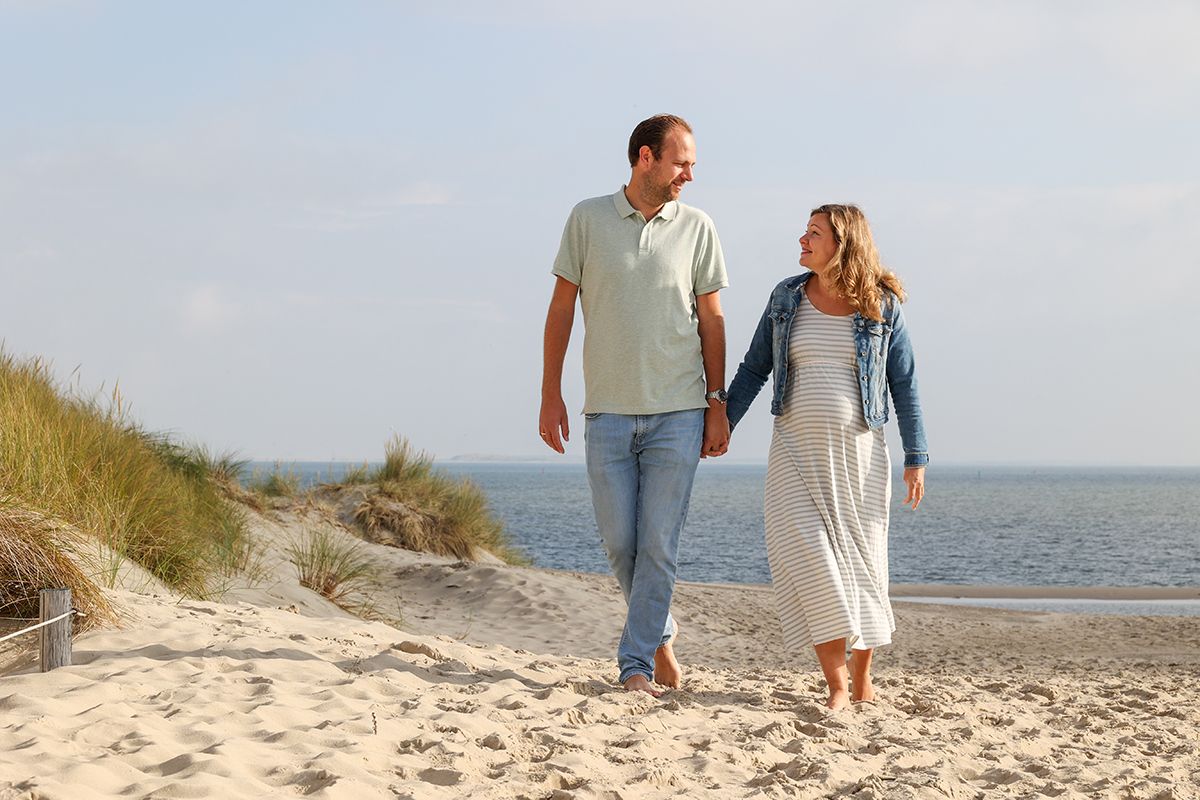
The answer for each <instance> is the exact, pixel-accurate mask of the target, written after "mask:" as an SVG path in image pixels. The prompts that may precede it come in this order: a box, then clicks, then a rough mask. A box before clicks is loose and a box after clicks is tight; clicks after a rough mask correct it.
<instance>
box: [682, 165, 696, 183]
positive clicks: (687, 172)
mask: <svg viewBox="0 0 1200 800" xmlns="http://www.w3.org/2000/svg"><path fill="white" fill-rule="evenodd" d="M683 179H684V180H685V181H691V180H695V178H694V177H693V176H692V168H691V167H684V168H683Z"/></svg>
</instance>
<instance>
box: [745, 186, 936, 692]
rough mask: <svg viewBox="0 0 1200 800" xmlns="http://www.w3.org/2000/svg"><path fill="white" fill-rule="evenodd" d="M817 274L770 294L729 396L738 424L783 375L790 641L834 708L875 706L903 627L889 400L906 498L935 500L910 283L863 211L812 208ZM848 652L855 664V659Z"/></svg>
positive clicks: (775, 526) (775, 407)
mask: <svg viewBox="0 0 1200 800" xmlns="http://www.w3.org/2000/svg"><path fill="white" fill-rule="evenodd" d="M800 264H801V266H804V267H807V268H808V269H809V270H810V271H808V272H805V273H802V274H800V275H797V276H795V277H792V278H788V279H787V280H785V281H783V282H782V283H780V284H779V285H778V286H776V287H775V289H774V290H773V291H772V292H771V299H770V301H769V302H768V303H767V308H766V310H765V311H764V312H763V315H762V319H761V320H760V321H759V323H758V328H757V329H756V330H755V332H754V337H753V339H752V341H751V343H750V348H749V350H747V352H746V356H745V358H744V359H743V361H742V363H741V365H740V366H739V367H738V371H737V375H736V376H735V377H734V379H733V383H732V384H731V385H730V387H729V396H728V406H727V408H728V414H729V422H730V424H731V425H736V424H737V423H738V421H739V420H740V419H741V418H742V417H743V416H744V415H745V413H746V410H747V409H748V408H749V407H750V403H751V402H753V400H754V398H755V397H756V396H757V395H758V393H759V391H760V390H761V389H762V387H763V384H764V383H766V381H767V378H768V377H769V376H770V375H771V374H774V384H773V388H774V392H773V395H772V399H771V414H773V415H774V416H775V432H774V435H773V437H772V439H771V452H770V457H769V460H768V465H767V488H766V507H765V519H766V534H767V559H768V561H769V562H770V565H771V580H772V583H773V585H774V587H775V598H776V602H777V604H778V607H779V617H780V621H781V622H782V624H783V635H784V641H785V643H786V644H787V645H788V647H789V649H794V650H799V649H802V648H807V647H809V646H813V647H814V648H815V649H816V653H817V659H818V661H820V663H821V669H822V671H823V672H824V673H825V681H826V683H827V684H828V688H829V698H828V699H827V701H826V705H827V706H828V707H829V708H831V709H834V710H836V709H841V708H845V707H847V706H848V705H850V703H851V702H858V701H873V700H874V699H875V690H874V688H873V687H872V685H871V657H872V654H873V653H874V651H875V648H876V647H879V646H881V645H886V644H890V643H891V636H892V631H894V630H895V629H896V624H895V621H894V620H893V617H892V607H891V603H890V602H889V600H888V556H887V532H888V506H889V503H890V500H891V467H890V463H889V459H888V449H887V442H886V441H885V439H884V433H883V425H884V423H885V422H887V420H888V401H887V395H888V393H889V392H890V394H891V397H892V401H893V403H894V404H895V407H896V417H897V421H898V423H899V426H900V438H901V442H902V443H903V446H904V482H905V484H907V487H908V494H907V496H906V497H905V500H904V502H905V503H906V504H907V503H911V504H912V508H913V509H914V510H915V509H916V508H917V506H918V505H919V504H920V502H921V498H922V497H923V496H924V494H925V465H926V464H927V463H928V461H929V454H928V452H927V451H926V445H925V431H924V426H923V424H922V421H921V408H920V403H919V401H918V399H917V379H916V371H915V365H914V362H913V352H912V345H911V343H910V342H909V337H908V329H907V328H906V327H905V323H904V315H903V314H902V313H901V311H900V303H901V302H902V301H903V300H904V290H903V288H902V287H901V285H900V280H899V279H898V278H897V277H896V276H895V275H894V274H893V273H891V272H889V271H887V270H885V269H884V268H883V267H882V266H881V265H880V263H879V255H878V253H877V252H876V250H875V244H874V241H873V239H872V237H871V229H870V226H869V225H868V224H867V219H866V217H865V216H864V215H863V213H862V211H861V210H860V209H859V208H858V207H857V206H852V205H823V206H821V207H820V208H817V209H814V210H813V212H812V215H811V218H810V219H809V221H808V230H807V231H806V232H805V234H804V235H803V236H802V237H800ZM847 648H850V649H851V651H852V656H851V657H850V659H849V664H847V658H846V650H847Z"/></svg>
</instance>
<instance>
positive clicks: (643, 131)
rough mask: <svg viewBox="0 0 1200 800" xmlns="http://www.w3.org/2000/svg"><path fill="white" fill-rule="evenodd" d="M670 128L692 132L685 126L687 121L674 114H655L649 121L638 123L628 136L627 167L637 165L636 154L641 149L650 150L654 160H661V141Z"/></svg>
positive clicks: (689, 126)
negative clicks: (647, 148)
mask: <svg viewBox="0 0 1200 800" xmlns="http://www.w3.org/2000/svg"><path fill="white" fill-rule="evenodd" d="M672 128H683V129H684V130H685V131H687V132H688V133H691V132H692V126H691V125H688V124H687V120H685V119H684V118H683V117H677V116H675V115H674V114H655V115H654V116H653V117H650V119H644V120H642V121H641V122H639V123H638V124H637V127H636V128H634V129H633V133H632V134H630V136H629V166H630V167H632V166H634V165H635V164H637V162H638V154H639V153H641V152H642V148H643V147H649V148H650V152H651V153H653V154H654V158H655V160H658V159H660V158H662V146H663V139H665V138H666V136H667V133H668V132H669V131H670V130H671V129H672Z"/></svg>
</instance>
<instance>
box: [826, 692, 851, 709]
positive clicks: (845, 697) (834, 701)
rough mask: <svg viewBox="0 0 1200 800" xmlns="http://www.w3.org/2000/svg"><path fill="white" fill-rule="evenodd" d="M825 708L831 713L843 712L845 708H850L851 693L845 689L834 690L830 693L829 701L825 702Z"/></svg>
mask: <svg viewBox="0 0 1200 800" xmlns="http://www.w3.org/2000/svg"><path fill="white" fill-rule="evenodd" d="M825 707H826V708H828V709H829V710H830V711H841V710H842V709H843V708H849V707H850V693H849V692H847V691H846V690H845V689H834V690H833V691H832V692H830V693H829V699H828V700H826V701H825Z"/></svg>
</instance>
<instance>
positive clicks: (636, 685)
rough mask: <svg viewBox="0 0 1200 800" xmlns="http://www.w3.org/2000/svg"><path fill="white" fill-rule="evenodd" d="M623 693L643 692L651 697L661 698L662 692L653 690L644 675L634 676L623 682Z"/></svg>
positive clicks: (652, 686)
mask: <svg viewBox="0 0 1200 800" xmlns="http://www.w3.org/2000/svg"><path fill="white" fill-rule="evenodd" d="M625 691H627V692H645V693H646V694H648V695H650V696H651V697H662V692H660V691H659V690H658V689H655V688H654V685H653V684H652V683H650V681H648V680H646V676H645V675H634V676H633V677H631V678H629V680H627V681H625Z"/></svg>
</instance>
